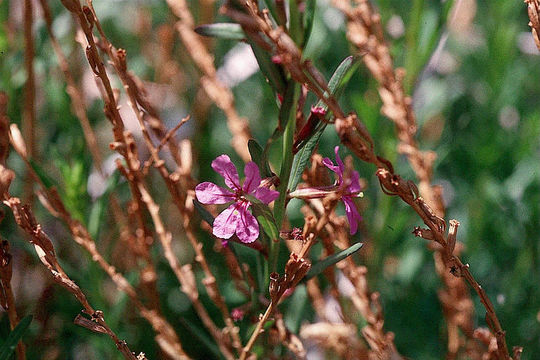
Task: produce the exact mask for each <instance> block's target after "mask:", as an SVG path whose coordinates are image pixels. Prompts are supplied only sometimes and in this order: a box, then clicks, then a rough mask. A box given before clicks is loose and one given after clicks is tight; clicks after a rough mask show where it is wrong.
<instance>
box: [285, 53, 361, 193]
mask: <svg viewBox="0 0 540 360" xmlns="http://www.w3.org/2000/svg"><path fill="white" fill-rule="evenodd" d="M357 60H358V58H355V57H353V56H348V57H346V58H345V59H344V60H343V61H342V62H341V64H339V66H338V67H337V69H336V71H335V72H334V74H333V75H332V77H331V78H330V81H329V82H328V90H330V93H331V94H332V95H334V96H335V97H336V98H339V96H340V95H341V93H342V92H343V90H344V89H345V86H346V85H347V83H348V82H349V80H350V79H351V76H352V74H353V73H354V71H356V68H357V67H358V65H359V64H360V63H359V62H358V61H357ZM316 106H318V107H322V108H324V109H328V106H327V105H326V104H325V103H324V102H323V101H322V100H319V102H317V105H316ZM329 117H330V114H326V119H328V118H329ZM315 129H316V130H315V131H314V132H313V134H312V136H311V137H309V138H308V139H306V141H305V142H304V143H300V145H299V146H298V147H299V149H300V150H299V151H298V152H297V153H296V155H295V156H294V161H293V167H292V171H291V178H290V181H289V190H290V191H294V190H295V189H296V187H297V186H298V183H299V182H300V179H301V177H302V173H303V172H304V169H305V167H306V165H307V163H308V161H309V158H310V157H311V154H312V153H313V150H314V149H315V147H316V146H317V144H318V143H319V140H320V138H321V135H322V133H323V132H324V129H326V124H325V123H319V124H318V125H317V126H316V127H315Z"/></svg>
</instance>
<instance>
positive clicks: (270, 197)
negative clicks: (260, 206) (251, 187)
mask: <svg viewBox="0 0 540 360" xmlns="http://www.w3.org/2000/svg"><path fill="white" fill-rule="evenodd" d="M253 195H254V196H255V197H256V198H257V199H259V200H261V201H262V202H263V203H265V204H270V203H271V202H272V201H274V200H276V199H277V198H278V196H279V192H277V191H275V190H270V189H268V188H265V187H260V188H258V189H257V190H255V193H254V194H253Z"/></svg>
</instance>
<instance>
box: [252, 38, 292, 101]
mask: <svg viewBox="0 0 540 360" xmlns="http://www.w3.org/2000/svg"><path fill="white" fill-rule="evenodd" d="M247 42H248V44H249V45H250V46H251V49H253V54H254V55H255V59H257V63H258V64H259V68H260V69H261V72H262V73H263V75H264V76H265V77H266V79H267V80H268V83H269V84H270V86H271V87H272V89H273V90H274V92H275V93H276V94H281V95H284V94H285V90H286V89H287V85H286V84H287V81H286V79H285V74H284V73H283V70H282V69H281V67H280V66H279V65H277V64H274V63H273V62H272V59H271V58H270V55H268V52H266V51H264V50H263V49H261V47H260V46H259V45H257V43H256V42H255V41H253V40H251V39H250V38H249V36H248V40H247Z"/></svg>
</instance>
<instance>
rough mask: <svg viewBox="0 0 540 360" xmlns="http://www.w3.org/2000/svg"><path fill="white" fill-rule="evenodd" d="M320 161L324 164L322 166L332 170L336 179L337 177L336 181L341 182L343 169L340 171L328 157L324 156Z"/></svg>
mask: <svg viewBox="0 0 540 360" xmlns="http://www.w3.org/2000/svg"><path fill="white" fill-rule="evenodd" d="M322 163H323V164H324V166H326V167H327V168H329V169H330V170H332V171H333V172H335V173H336V174H337V176H338V179H339V180H338V183H340V184H341V183H342V182H343V171H341V169H340V168H339V166H336V165H334V163H333V162H332V160H330V159H329V158H324V159H323V161H322Z"/></svg>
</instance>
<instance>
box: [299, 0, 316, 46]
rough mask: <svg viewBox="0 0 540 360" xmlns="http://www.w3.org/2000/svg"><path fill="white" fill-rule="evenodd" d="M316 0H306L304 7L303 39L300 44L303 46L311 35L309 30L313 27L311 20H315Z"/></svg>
mask: <svg viewBox="0 0 540 360" xmlns="http://www.w3.org/2000/svg"><path fill="white" fill-rule="evenodd" d="M316 5H317V0H307V1H306V9H305V11H304V18H303V20H304V39H303V43H302V46H303V47H305V46H306V44H307V42H308V41H309V37H310V36H311V30H312V29H313V22H314V20H315V8H316Z"/></svg>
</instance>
